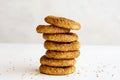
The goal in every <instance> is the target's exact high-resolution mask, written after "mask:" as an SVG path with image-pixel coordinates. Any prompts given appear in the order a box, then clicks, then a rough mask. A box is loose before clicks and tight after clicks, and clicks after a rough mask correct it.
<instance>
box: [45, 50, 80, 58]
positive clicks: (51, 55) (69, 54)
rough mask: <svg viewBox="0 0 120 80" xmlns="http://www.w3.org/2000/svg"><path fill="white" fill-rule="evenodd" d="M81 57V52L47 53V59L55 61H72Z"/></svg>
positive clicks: (49, 51)
mask: <svg viewBox="0 0 120 80" xmlns="http://www.w3.org/2000/svg"><path fill="white" fill-rule="evenodd" d="M79 55H80V51H79V50H75V51H52V50H47V51H46V57H48V58H53V59H72V58H77V57H78V56H79Z"/></svg>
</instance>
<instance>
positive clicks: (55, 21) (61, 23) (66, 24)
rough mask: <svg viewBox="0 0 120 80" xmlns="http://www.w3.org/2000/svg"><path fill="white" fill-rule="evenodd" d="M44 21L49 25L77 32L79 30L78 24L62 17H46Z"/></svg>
mask: <svg viewBox="0 0 120 80" xmlns="http://www.w3.org/2000/svg"><path fill="white" fill-rule="evenodd" d="M45 21H46V22H47V23H49V24H52V25H55V26H58V27H63V28H67V29H73V30H79V29H80V28H81V26H80V24H79V23H78V22H75V21H73V20H70V19H67V18H64V17H56V16H47V17H46V18H45Z"/></svg>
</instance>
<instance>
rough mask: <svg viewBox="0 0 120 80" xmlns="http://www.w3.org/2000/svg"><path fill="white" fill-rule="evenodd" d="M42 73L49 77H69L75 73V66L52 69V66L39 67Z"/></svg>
mask: <svg viewBox="0 0 120 80" xmlns="http://www.w3.org/2000/svg"><path fill="white" fill-rule="evenodd" d="M39 71H40V73H44V74H49V75H67V74H71V73H73V72H74V71H75V67H74V66H69V67H62V68H61V67H50V66H45V65H41V66H40V67H39Z"/></svg>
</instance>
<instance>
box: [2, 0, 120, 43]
mask: <svg viewBox="0 0 120 80" xmlns="http://www.w3.org/2000/svg"><path fill="white" fill-rule="evenodd" d="M47 15H55V16H63V17H67V18H70V19H73V20H76V21H78V22H80V23H81V26H82V28H81V30H79V31H74V32H76V33H77V34H78V35H79V37H80V42H81V43H82V44H93V45H96V44H105V45H106V44H109V45H120V0H0V42H1V43H6V42H7V43H11V42H12V43H40V42H41V43H43V39H42V37H41V35H39V34H37V33H36V31H35V29H36V26H37V25H39V24H46V23H45V22H44V17H45V16H47Z"/></svg>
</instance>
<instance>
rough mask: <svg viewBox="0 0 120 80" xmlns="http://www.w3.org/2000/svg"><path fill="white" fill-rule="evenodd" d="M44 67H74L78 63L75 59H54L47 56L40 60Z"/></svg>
mask: <svg viewBox="0 0 120 80" xmlns="http://www.w3.org/2000/svg"><path fill="white" fill-rule="evenodd" d="M40 63H41V64H42V65H47V66H54V67H66V66H73V65H74V64H75V63H76V60H75V59H52V58H47V57H46V56H45V55H44V56H42V57H41V58H40Z"/></svg>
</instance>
